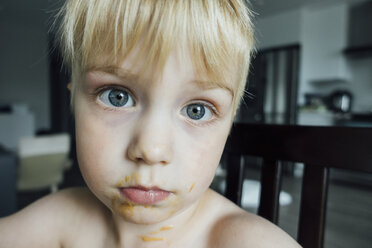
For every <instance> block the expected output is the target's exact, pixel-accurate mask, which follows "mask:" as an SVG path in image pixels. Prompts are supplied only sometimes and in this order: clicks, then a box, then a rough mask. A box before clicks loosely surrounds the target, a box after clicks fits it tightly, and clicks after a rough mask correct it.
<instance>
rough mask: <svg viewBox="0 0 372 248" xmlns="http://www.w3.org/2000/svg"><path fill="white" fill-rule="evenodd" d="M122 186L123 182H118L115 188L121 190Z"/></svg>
mask: <svg viewBox="0 0 372 248" xmlns="http://www.w3.org/2000/svg"><path fill="white" fill-rule="evenodd" d="M123 186H124V180H120V181H119V182H118V183H117V184H116V187H118V188H121V187H123Z"/></svg>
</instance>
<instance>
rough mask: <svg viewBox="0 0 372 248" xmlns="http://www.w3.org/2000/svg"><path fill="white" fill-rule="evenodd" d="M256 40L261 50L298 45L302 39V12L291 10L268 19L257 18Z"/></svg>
mask: <svg viewBox="0 0 372 248" xmlns="http://www.w3.org/2000/svg"><path fill="white" fill-rule="evenodd" d="M256 20H257V22H256V23H255V24H256V39H257V47H258V48H259V49H263V48H268V47H275V46H283V45H288V44H297V43H299V42H300V39H301V35H300V34H301V33H300V32H301V26H300V24H301V10H299V9H297V10H291V11H286V12H283V13H280V14H276V15H273V16H268V17H266V18H260V16H259V15H258V16H256Z"/></svg>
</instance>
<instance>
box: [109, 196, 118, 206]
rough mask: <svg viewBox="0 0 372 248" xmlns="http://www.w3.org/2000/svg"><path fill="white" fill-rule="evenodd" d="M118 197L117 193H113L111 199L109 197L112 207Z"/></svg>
mask: <svg viewBox="0 0 372 248" xmlns="http://www.w3.org/2000/svg"><path fill="white" fill-rule="evenodd" d="M118 198H119V194H116V195H114V197H112V199H111V206H112V208H115V202H116V200H117V199H118Z"/></svg>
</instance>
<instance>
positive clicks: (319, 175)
mask: <svg viewBox="0 0 372 248" xmlns="http://www.w3.org/2000/svg"><path fill="white" fill-rule="evenodd" d="M328 177H329V168H326V167H321V166H313V165H305V170H304V177H303V181H302V195H301V205H300V220H299V228H298V242H299V243H300V244H301V245H302V246H303V247H304V248H321V247H323V241H324V229H325V219H326V209H327V192H328Z"/></svg>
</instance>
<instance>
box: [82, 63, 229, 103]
mask: <svg viewBox="0 0 372 248" xmlns="http://www.w3.org/2000/svg"><path fill="white" fill-rule="evenodd" d="M89 71H102V72H105V73H108V74H112V75H114V76H117V77H119V78H122V79H130V80H138V79H139V78H140V76H139V75H137V74H135V73H132V72H131V71H129V70H126V69H123V68H119V67H117V66H104V67H93V68H91V69H90V70H89ZM190 83H192V84H194V85H196V86H197V87H198V88H200V89H202V90H211V89H223V90H226V91H228V92H229V93H230V94H231V96H232V97H234V95H235V94H234V90H233V88H232V87H231V86H230V85H227V84H226V83H222V82H213V81H205V80H191V81H190Z"/></svg>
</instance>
